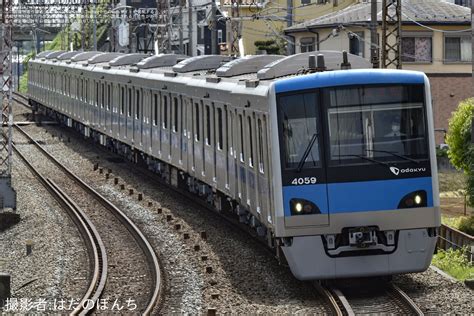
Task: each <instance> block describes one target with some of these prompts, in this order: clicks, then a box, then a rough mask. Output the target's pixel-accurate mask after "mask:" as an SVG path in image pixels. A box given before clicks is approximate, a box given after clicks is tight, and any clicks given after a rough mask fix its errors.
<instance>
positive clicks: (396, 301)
mask: <svg viewBox="0 0 474 316" xmlns="http://www.w3.org/2000/svg"><path fill="white" fill-rule="evenodd" d="M314 286H315V288H316V290H317V291H318V292H319V293H320V294H321V295H322V296H323V297H324V298H325V301H326V303H327V304H328V305H329V306H330V309H331V311H332V314H334V315H338V316H342V315H349V316H351V315H359V314H392V315H394V314H397V315H398V314H400V315H419V316H421V315H424V314H423V312H422V311H421V309H420V308H419V307H418V306H417V305H416V304H415V303H414V302H413V300H411V299H410V297H409V296H408V295H407V294H406V293H405V292H403V291H402V290H401V289H400V288H399V287H398V286H396V285H394V284H392V283H390V282H386V281H381V280H378V279H369V280H357V281H354V280H352V281H349V282H347V283H343V281H335V282H328V283H315V284H314Z"/></svg>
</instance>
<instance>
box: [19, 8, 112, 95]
mask: <svg viewBox="0 0 474 316" xmlns="http://www.w3.org/2000/svg"><path fill="white" fill-rule="evenodd" d="M91 10H92V8H91V7H88V9H87V13H86V14H87V15H88V16H91V13H92V12H91ZM108 11H109V2H108V1H106V0H99V1H98V5H97V42H98V43H100V41H101V38H104V37H106V36H107V30H108V29H109V24H110V15H109V14H107V13H108ZM84 29H85V38H84V39H85V46H86V47H92V33H93V28H92V23H91V19H86V24H85V27H84ZM70 33H71V30H70V26H67V27H65V28H64V29H63V30H62V31H61V32H59V33H58V34H57V35H56V37H55V38H54V39H53V40H52V41H51V42H50V43H48V44H47V45H46V47H45V50H61V49H64V47H62V44H63V43H62V39H63V37H66V36H69V34H70ZM81 36H82V35H81V34H80V33H76V34H75V35H74V37H73V38H72V42H73V47H74V49H79V48H80V47H81ZM66 49H67V50H68V49H69V47H66ZM34 56H35V53H34V52H31V53H30V54H28V56H26V58H25V59H24V60H23V65H24V66H25V67H24V68H23V69H24V72H23V75H22V76H21V78H20V89H19V90H20V92H22V93H26V92H27V91H28V68H27V67H28V61H29V60H30V59H31V58H33V57H34Z"/></svg>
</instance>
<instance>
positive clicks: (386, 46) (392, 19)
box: [382, 0, 402, 69]
mask: <svg viewBox="0 0 474 316" xmlns="http://www.w3.org/2000/svg"><path fill="white" fill-rule="evenodd" d="M382 17H383V18H382V68H390V67H395V68H397V69H401V68H402V55H401V43H402V34H401V33H402V0H382Z"/></svg>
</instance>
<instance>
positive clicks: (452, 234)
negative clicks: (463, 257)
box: [437, 225, 474, 262]
mask: <svg viewBox="0 0 474 316" xmlns="http://www.w3.org/2000/svg"><path fill="white" fill-rule="evenodd" d="M437 246H438V248H439V249H443V250H448V249H451V248H452V249H460V248H463V247H466V248H467V251H468V253H467V256H468V257H469V260H470V261H471V262H474V237H473V236H471V235H468V234H466V233H463V232H462V231H459V230H457V229H455V228H452V227H449V226H446V225H441V227H440V228H439V236H438V245H437Z"/></svg>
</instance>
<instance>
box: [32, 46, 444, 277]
mask: <svg viewBox="0 0 474 316" xmlns="http://www.w3.org/2000/svg"><path fill="white" fill-rule="evenodd" d="M316 54H318V58H317V60H316V57H315V55H316ZM369 68H370V64H369V63H368V62H367V61H366V60H364V59H363V58H360V57H358V56H354V55H350V54H346V53H345V52H332V51H322V52H312V53H304V54H297V55H293V56H288V57H283V56H273V55H260V56H246V57H243V58H239V59H234V60H230V59H229V57H225V56H214V55H209V56H198V57H192V58H188V57H186V56H180V55H173V54H168V55H157V56H145V55H141V54H129V55H127V54H117V53H99V52H46V53H43V54H42V55H40V56H38V57H37V58H36V59H34V60H32V61H30V63H29V81H28V87H29V98H30V104H31V105H32V106H33V107H34V108H37V109H38V110H40V111H43V112H45V113H47V114H48V115H51V116H55V117H56V118H57V119H58V120H59V121H61V122H63V123H64V124H65V125H67V126H69V127H73V128H75V129H77V130H79V131H81V132H82V133H83V134H84V135H85V136H87V137H90V138H92V139H93V140H95V141H97V142H99V143H100V144H101V145H104V146H107V147H108V148H110V149H111V150H113V151H115V152H118V153H119V154H122V155H124V156H126V157H127V158H129V159H130V160H131V161H133V162H137V163H142V164H146V165H147V166H148V167H149V169H150V170H153V171H154V172H156V173H157V174H159V175H160V176H161V177H162V178H163V180H164V181H166V182H167V183H169V184H170V185H172V186H174V187H177V188H179V189H181V190H186V191H189V192H191V193H193V194H195V196H196V198H199V199H202V200H204V201H206V202H207V203H208V204H209V205H211V206H212V207H213V208H214V209H215V210H216V211H218V212H232V213H235V214H236V216H238V218H239V219H240V221H241V222H242V223H245V224H248V225H249V226H251V227H252V228H253V229H255V231H256V232H257V235H258V236H259V238H261V239H263V240H265V241H266V242H267V243H268V245H269V246H270V247H272V248H273V249H275V252H276V254H277V257H279V258H280V259H282V260H283V259H285V260H286V261H287V263H288V265H289V267H290V269H291V271H292V273H293V274H294V275H295V277H297V278H298V279H301V280H315V279H333V278H343V277H358V276H376V275H393V274H400V273H408V272H417V271H423V270H425V269H426V268H427V267H428V265H429V263H430V261H431V257H432V254H433V252H434V248H435V243H436V238H437V228H438V227H439V226H440V208H439V195H438V179H437V169H436V156H435V145H434V127H433V113H432V107H431V94H430V85H429V81H428V79H427V77H426V76H425V75H424V74H423V73H420V72H414V71H402V70H380V69H369Z"/></svg>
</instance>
